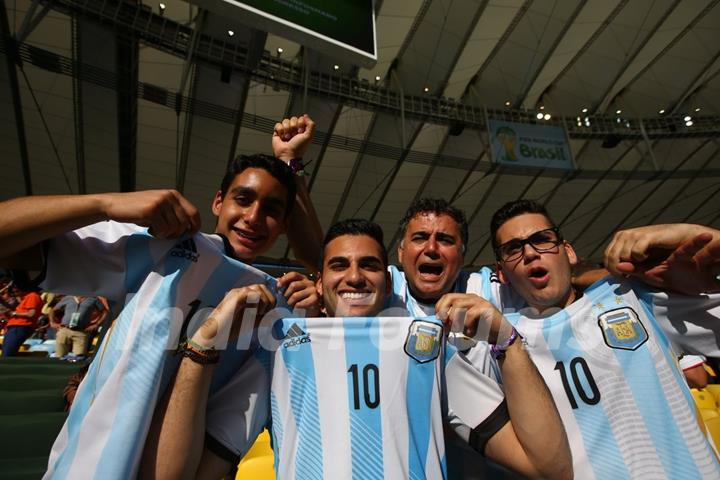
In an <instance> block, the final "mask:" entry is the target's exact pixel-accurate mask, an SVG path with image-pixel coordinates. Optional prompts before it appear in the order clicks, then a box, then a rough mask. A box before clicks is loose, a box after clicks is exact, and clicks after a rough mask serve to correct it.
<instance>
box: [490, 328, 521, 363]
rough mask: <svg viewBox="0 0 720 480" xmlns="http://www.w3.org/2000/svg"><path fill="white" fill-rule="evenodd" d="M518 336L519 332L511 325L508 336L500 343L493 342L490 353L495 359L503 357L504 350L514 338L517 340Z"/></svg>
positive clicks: (513, 341)
mask: <svg viewBox="0 0 720 480" xmlns="http://www.w3.org/2000/svg"><path fill="white" fill-rule="evenodd" d="M518 337H520V334H519V333H518V331H517V330H515V327H513V329H512V332H510V336H509V337H508V338H507V340H505V342H504V343H502V344H500V345H498V344H493V345H492V346H491V347H490V355H492V357H493V358H494V359H495V360H500V359H502V358H503V357H505V352H506V351H507V349H508V348H510V345H512V344H513V343H515V340H517V339H518Z"/></svg>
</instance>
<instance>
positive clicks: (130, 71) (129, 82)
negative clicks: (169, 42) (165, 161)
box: [115, 31, 140, 192]
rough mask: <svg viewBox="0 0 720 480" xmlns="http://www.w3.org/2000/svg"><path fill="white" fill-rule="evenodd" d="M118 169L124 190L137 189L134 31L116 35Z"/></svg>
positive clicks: (137, 50) (136, 48)
mask: <svg viewBox="0 0 720 480" xmlns="http://www.w3.org/2000/svg"><path fill="white" fill-rule="evenodd" d="M115 38H116V52H117V53H116V57H115V58H116V62H117V67H116V70H117V72H118V80H119V82H118V89H117V116H118V121H117V128H118V169H119V175H118V179H119V183H120V185H119V186H120V191H121V192H132V191H135V172H136V169H137V123H138V99H137V93H138V92H137V89H138V72H139V56H140V52H139V49H138V41H137V37H135V36H134V35H133V34H132V32H127V33H126V32H122V31H119V32H118V33H117V35H116V37H115Z"/></svg>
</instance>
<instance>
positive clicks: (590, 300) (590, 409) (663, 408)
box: [478, 269, 720, 479]
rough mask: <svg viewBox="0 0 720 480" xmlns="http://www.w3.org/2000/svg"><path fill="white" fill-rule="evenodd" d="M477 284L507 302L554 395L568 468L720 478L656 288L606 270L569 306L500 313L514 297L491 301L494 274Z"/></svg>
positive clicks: (699, 304) (598, 474)
mask: <svg viewBox="0 0 720 480" xmlns="http://www.w3.org/2000/svg"><path fill="white" fill-rule="evenodd" d="M484 270H485V271H483V272H481V274H482V275H483V276H484V278H485V279H486V280H490V276H491V274H490V272H489V271H488V269H484ZM482 287H483V288H480V289H479V290H478V292H479V293H482V292H484V294H485V295H487V296H490V298H489V299H490V300H493V301H494V302H495V303H496V305H502V306H504V307H506V308H505V310H506V313H505V316H506V318H507V319H508V320H509V321H510V322H511V323H512V324H513V325H515V327H516V328H517V330H518V331H519V332H520V333H521V334H522V336H523V337H524V342H525V345H526V347H527V349H528V351H529V353H530V356H531V358H532V360H533V361H534V362H535V364H536V365H537V367H538V370H539V371H540V374H541V375H542V376H543V379H544V380H545V382H546V383H547V385H548V387H549V389H550V391H551V393H552V395H553V398H554V400H555V404H556V405H557V407H558V411H559V412H560V416H561V418H562V420H563V424H564V426H565V430H566V432H567V434H568V439H569V442H570V446H571V450H572V455H573V463H574V471H575V476H576V478H582V479H592V478H600V479H604V478H669V479H674V478H720V468H719V467H718V462H717V459H716V457H715V455H714V454H713V452H712V450H711V448H710V446H709V445H708V443H707V441H706V438H705V435H704V434H703V433H702V432H701V430H700V429H699V428H698V424H697V419H696V412H695V407H694V403H693V400H692V397H691V395H690V392H689V390H688V388H687V384H686V383H685V379H684V377H683V375H682V372H681V371H680V369H679V367H678V365H677V360H676V358H677V357H676V355H675V353H674V351H673V348H672V347H671V344H670V342H669V341H668V338H667V336H666V335H665V333H664V332H663V329H662V328H661V327H660V322H659V321H658V319H657V318H656V311H657V309H656V308H655V307H654V302H657V296H658V294H657V293H656V292H652V291H650V290H649V289H646V288H643V287H641V286H639V285H635V284H633V285H632V286H631V284H629V283H622V282H619V281H617V280H614V279H605V280H601V281H599V282H597V283H596V284H595V285H593V286H592V287H591V288H590V289H588V290H586V291H585V292H584V295H583V296H582V297H580V298H579V299H578V300H576V301H575V302H574V303H573V304H571V305H569V306H568V307H566V308H564V309H555V310H554V311H552V312H546V313H545V314H543V315H537V314H533V313H532V311H531V310H530V309H521V310H520V311H519V312H518V313H507V312H508V311H511V310H512V309H511V308H509V307H512V305H508V304H507V303H504V302H501V301H498V298H497V292H498V291H499V288H498V284H496V285H495V286H492V285H490V284H489V283H486V284H485V285H483V286H482ZM661 297H663V295H661ZM664 298H665V299H667V296H666V295H665V296H664ZM686 300H688V298H687V297H686ZM694 304H695V308H696V313H695V314H696V315H698V314H700V312H701V311H703V309H704V308H706V307H707V303H706V301H704V300H703V299H702V298H700V297H697V298H695V299H694ZM666 311H672V308H670V309H669V310H666ZM687 311H688V310H687V309H686V310H685V312H687ZM706 313H707V312H706ZM677 320H680V319H677ZM684 320H687V318H686V319H684ZM665 322H667V320H665ZM681 323H682V321H681Z"/></svg>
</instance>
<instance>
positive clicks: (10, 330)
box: [2, 285, 42, 357]
mask: <svg viewBox="0 0 720 480" xmlns="http://www.w3.org/2000/svg"><path fill="white" fill-rule="evenodd" d="M10 288H11V289H12V290H14V292H13V295H17V296H20V297H21V300H20V303H19V304H18V305H17V306H16V307H15V308H14V310H12V311H11V312H10V315H9V318H8V321H7V327H6V329H5V338H4V340H3V346H2V354H3V356H4V357H12V356H14V355H17V353H18V351H19V350H20V346H21V345H22V344H23V342H24V341H25V340H27V339H28V338H29V337H30V335H32V334H33V332H34V331H35V328H36V327H37V321H38V318H39V317H40V312H41V310H42V299H40V295H39V294H38V293H37V292H33V291H28V292H22V291H20V289H19V288H18V287H17V286H15V285H13V286H11V287H10Z"/></svg>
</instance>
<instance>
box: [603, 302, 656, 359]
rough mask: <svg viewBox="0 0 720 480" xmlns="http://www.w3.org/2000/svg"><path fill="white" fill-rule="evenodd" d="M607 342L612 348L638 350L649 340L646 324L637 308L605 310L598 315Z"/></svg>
mask: <svg viewBox="0 0 720 480" xmlns="http://www.w3.org/2000/svg"><path fill="white" fill-rule="evenodd" d="M598 325H599V326H600V330H602V333H603V337H604V338H605V343H606V344H607V346H608V347H610V348H619V349H621V350H637V349H638V348H639V347H640V346H641V345H642V344H643V343H645V342H647V340H648V333H647V330H646V329H645V326H644V325H643V324H642V322H640V318H639V317H638V315H637V313H635V310H633V309H632V308H630V307H623V308H617V309H615V310H609V311H607V312H603V313H602V314H600V316H599V317H598Z"/></svg>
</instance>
